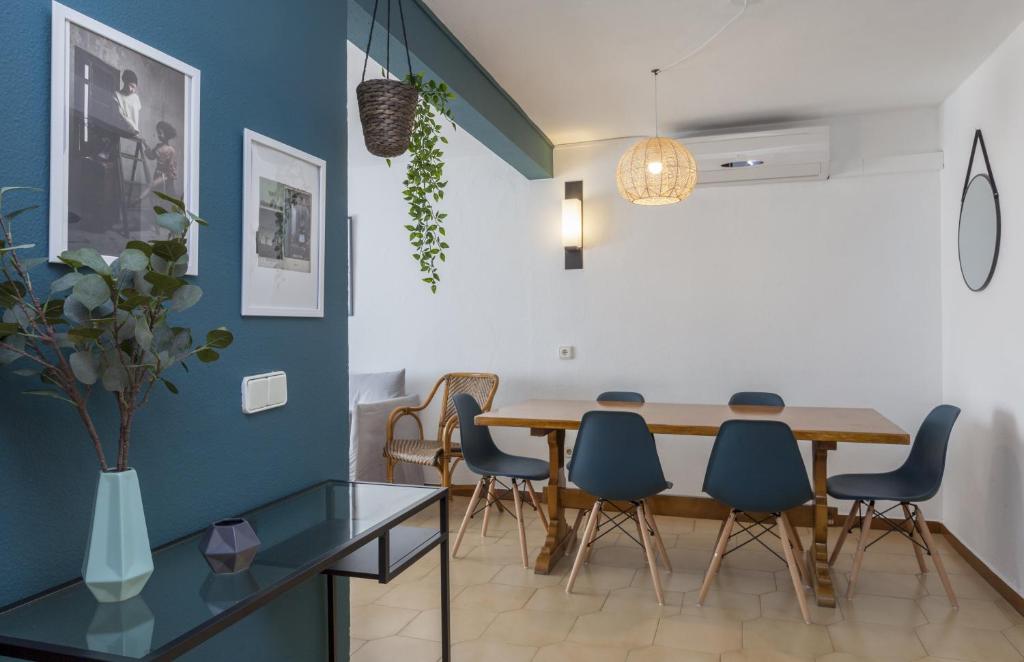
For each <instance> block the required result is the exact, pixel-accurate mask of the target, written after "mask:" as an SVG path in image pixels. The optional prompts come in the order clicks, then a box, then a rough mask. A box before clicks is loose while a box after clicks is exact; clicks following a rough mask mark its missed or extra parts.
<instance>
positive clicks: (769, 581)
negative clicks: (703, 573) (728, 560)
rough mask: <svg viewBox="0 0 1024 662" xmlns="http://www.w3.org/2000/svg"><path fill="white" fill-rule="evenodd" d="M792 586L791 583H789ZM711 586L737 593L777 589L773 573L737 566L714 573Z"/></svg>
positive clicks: (759, 592) (757, 592)
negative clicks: (743, 568)
mask: <svg viewBox="0 0 1024 662" xmlns="http://www.w3.org/2000/svg"><path fill="white" fill-rule="evenodd" d="M790 586H792V584H790ZM712 588H716V589H718V590H720V591H736V592H737V593H750V594H752V595H760V594H762V593H774V592H775V591H777V590H779V587H778V585H777V584H776V582H775V575H774V574H772V573H770V572H763V571H760V570H742V569H739V568H726V567H725V564H724V563H723V564H722V569H721V570H719V571H718V574H717V575H715V581H714V583H713V584H712Z"/></svg>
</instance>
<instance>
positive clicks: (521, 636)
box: [482, 609, 576, 647]
mask: <svg viewBox="0 0 1024 662" xmlns="http://www.w3.org/2000/svg"><path fill="white" fill-rule="evenodd" d="M575 622H576V614H560V613H557V612H549V611H548V612H544V611H529V610H526V609H519V610H517V611H506V612H505V613H503V614H498V617H497V618H495V619H494V621H493V622H492V623H491V624H490V625H489V626H488V627H487V629H486V630H485V631H484V634H483V637H482V638H483V639H488V640H497V641H503V642H505V643H507V644H521V645H524V646H538V647H539V646H546V645H548V644H557V643H558V642H560V641H564V640H565V638H566V636H567V635H568V634H569V630H571V629H572V626H573V624H574V623H575Z"/></svg>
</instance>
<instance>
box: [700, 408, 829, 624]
mask: <svg viewBox="0 0 1024 662" xmlns="http://www.w3.org/2000/svg"><path fill="white" fill-rule="evenodd" d="M704 491H705V492H706V493H708V494H709V495H710V496H712V497H713V498H715V499H717V500H718V501H720V502H722V503H724V504H725V505H727V506H729V516H728V518H727V519H726V520H725V524H724V525H723V526H722V531H721V533H720V534H719V536H718V541H717V542H716V543H715V552H714V555H713V556H712V557H711V563H710V565H709V566H708V571H707V574H706V575H705V576H704V583H703V584H702V585H701V588H700V595H699V596H698V598H697V604H698V605H701V606H703V605H704V599H705V598H706V597H707V594H708V590H709V589H710V588H711V583H712V581H713V580H714V578H715V575H716V574H718V569H719V567H720V566H721V564H722V559H723V558H725V557H726V556H727V555H728V554H730V553H731V552H734V551H736V549H739V547H742V546H743V545H746V544H747V543H749V542H751V541H750V540H746V541H744V542H743V543H741V544H740V545H737V546H736V547H733V548H732V549H728V546H729V540H730V538H732V536H733V533H732V529H733V526H734V525H736V524H737V521H738V518H739V516H741V515H747V517H748V518H749V519H750V520H752V522H753V523H751V524H750V525H749V526H746V524H747V522H745V521H739V526H740V528H741V529H743V531H741V532H738V533H747V534H749V535H750V536H751V538H752V539H753V540H756V541H757V542H758V543H760V544H761V545H762V546H763V547H764V548H765V549H767V550H768V551H770V552H771V553H772V554H775V556H779V554H778V552H776V551H775V550H774V549H772V548H770V547H768V545H767V544H765V542H764V541H763V540H761V536H763V535H765V534H768V533H771V534H772V535H777V536H778V538H779V540H780V541H781V543H782V553H783V554H784V557H779V558H780V559H781V560H783V561H784V562H785V563H786V565H787V566H788V567H789V576H790V579H792V580H793V588H794V589H795V590H796V597H797V601H798V602H799V603H800V613H801V614H802V615H803V617H804V622H805V623H810V622H811V616H810V612H809V611H808V608H807V596H806V595H804V586H803V581H802V578H803V569H802V564H801V563H800V562H799V561H797V556H798V555H799V553H800V551H801V550H802V548H803V546H802V545H801V544H800V542H799V541H800V538H799V535H798V534H797V533H796V529H794V528H793V525H792V523H791V522H790V521H789V518H788V517H787V516H786V511H787V510H790V509H792V508H796V507H797V506H799V505H802V504H804V503H807V502H808V501H810V500H811V499H813V498H814V491H813V490H811V482H810V480H808V478H807V470H806V469H805V468H804V462H803V459H802V458H801V457H800V449H799V448H798V447H797V443H796V437H794V436H793V431H792V430H791V429H790V428H789V426H788V425H786V424H785V423H783V422H781V421H748V420H732V421H726V422H725V423H723V424H722V426H721V427H720V428H719V429H718V436H717V437H715V445H714V446H713V447H712V449H711V459H710V460H708V468H707V473H706V474H705V475H704ZM749 513H768V514H769V515H768V517H765V518H763V519H760V520H758V519H757V518H756V517H754V516H752V515H749ZM776 528H777V529H778V533H775V531H774V529H776Z"/></svg>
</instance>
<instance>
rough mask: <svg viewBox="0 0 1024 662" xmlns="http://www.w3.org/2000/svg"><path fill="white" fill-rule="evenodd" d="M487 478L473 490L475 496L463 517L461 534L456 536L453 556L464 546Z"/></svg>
mask: <svg viewBox="0 0 1024 662" xmlns="http://www.w3.org/2000/svg"><path fill="white" fill-rule="evenodd" d="M486 480H487V478H481V479H480V480H478V481H477V483H476V488H474V490H473V496H472V497H470V499H469V508H466V514H465V515H464V516H463V517H462V524H460V525H459V532H458V533H457V534H456V535H455V544H454V545H452V556H455V555H456V554H458V553H459V545H461V544H462V536H464V535H465V534H466V527H467V526H469V520H470V518H472V517H473V510H474V509H475V508H476V505H477V504H478V503H480V495H481V494H482V493H483V491H484V482H485V481H486Z"/></svg>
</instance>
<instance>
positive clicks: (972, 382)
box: [941, 27, 1024, 592]
mask: <svg viewBox="0 0 1024 662" xmlns="http://www.w3.org/2000/svg"><path fill="white" fill-rule="evenodd" d="M1021 67H1024V27H1021V28H1018V29H1017V30H1016V31H1015V32H1014V33H1013V34H1012V35H1011V36H1010V37H1009V38H1008V39H1007V40H1006V41H1005V42H1004V43H1003V44H1002V45H1001V46H1000V47H999V48H998V49H997V50H996V51H995V52H994V53H993V54H992V56H991V57H989V58H988V60H986V61H985V63H984V64H982V66H981V67H980V68H979V69H978V70H977V71H976V72H975V73H974V74H972V75H971V76H970V77H969V78H968V79H967V80H966V81H965V82H964V83H963V84H962V85H961V86H960V87H959V89H957V90H956V91H955V92H954V93H953V94H952V95H951V96H950V97H949V99H947V100H946V102H945V103H944V104H943V106H942V141H943V145H944V148H945V153H946V167H945V170H944V171H943V173H942V212H941V214H942V235H941V236H942V291H943V296H942V306H943V352H942V356H943V391H944V395H945V399H946V400H947V401H949V402H951V403H953V404H956V405H959V406H960V407H961V408H962V409H963V414H962V415H961V417H960V420H959V422H958V423H957V427H956V430H955V433H954V436H953V442H952V446H951V448H950V455H949V461H948V462H947V470H946V486H945V491H944V497H943V517H944V521H945V523H946V525H947V526H949V528H950V530H951V531H953V532H954V533H955V534H956V535H957V537H959V538H960V539H961V540H962V541H963V542H964V543H965V544H966V545H967V546H968V547H970V548H971V550H972V551H973V552H974V553H975V554H977V555H978V557H980V558H981V559H982V560H983V561H984V562H985V563H986V564H987V565H988V566H989V567H990V568H992V569H993V570H994V571H995V572H996V573H998V574H999V575H1000V576H1001V577H1002V578H1003V579H1004V580H1005V581H1007V582H1008V583H1009V584H1010V585H1011V586H1013V587H1014V588H1015V589H1016V590H1017V591H1018V592H1024V484H1022V479H1024V433H1022V431H1021V426H1022V425H1024V352H1022V351H1021V339H1022V338H1024V239H1022V236H1021V232H1020V219H1021V218H1022V216H1024V199H1022V196H1021V187H1020V181H1021V180H1022V179H1024V162H1022V161H1021V159H1020V157H1019V152H1020V146H1021V145H1022V144H1024V122H1022V121H1021V117H1022V116H1024V82H1022V80H1021V77H1020V71H1021ZM978 128H980V129H981V130H982V131H983V132H984V135H985V142H986V145H987V146H988V152H989V157H990V158H991V161H992V168H993V171H994V174H995V180H996V185H997V186H998V187H999V195H1000V204H1001V208H1002V221H1003V226H1002V247H1001V252H1000V256H999V262H998V266H997V268H996V272H995V275H994V277H993V280H992V282H991V284H990V285H989V286H988V288H987V289H986V290H984V291H982V292H980V293H973V292H971V291H969V290H968V289H967V287H966V286H965V285H964V283H963V280H962V278H961V275H960V266H959V261H958V257H957V244H956V239H957V225H958V221H959V213H960V195H961V193H962V190H963V182H964V175H965V171H966V168H967V162H968V159H969V157H970V150H971V142H972V139H973V135H974V130H975V129H978ZM975 165H976V168H980V170H975V172H984V163H983V161H982V160H981V156H980V154H979V155H978V157H976V164H975Z"/></svg>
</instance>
